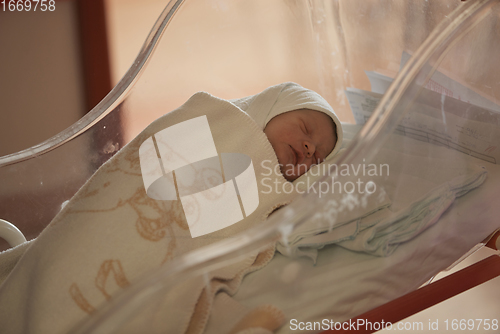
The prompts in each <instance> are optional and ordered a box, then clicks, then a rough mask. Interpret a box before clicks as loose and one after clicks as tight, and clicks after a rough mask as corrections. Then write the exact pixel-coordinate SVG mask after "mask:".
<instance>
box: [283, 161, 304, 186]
mask: <svg viewBox="0 0 500 334" xmlns="http://www.w3.org/2000/svg"><path fill="white" fill-rule="evenodd" d="M281 174H283V177H284V178H285V179H286V180H287V181H290V182H291V181H295V180H296V179H298V178H299V176H300V175H301V174H298V173H297V171H296V170H295V168H294V167H293V166H290V165H286V164H285V165H283V164H282V165H281ZM302 174H304V173H302Z"/></svg>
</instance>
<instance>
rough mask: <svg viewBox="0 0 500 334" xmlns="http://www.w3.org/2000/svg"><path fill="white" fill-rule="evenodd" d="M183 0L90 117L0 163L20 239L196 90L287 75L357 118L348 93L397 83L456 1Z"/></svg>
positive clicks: (6, 206)
mask: <svg viewBox="0 0 500 334" xmlns="http://www.w3.org/2000/svg"><path fill="white" fill-rule="evenodd" d="M181 3H182V2H181V1H171V2H170V3H169V4H168V6H167V8H166V10H165V11H164V13H163V14H162V16H161V17H160V20H159V21H158V22H157V23H156V25H155V26H154V28H153V31H152V33H151V35H150V36H149V37H148V39H147V41H146V43H145V44H144V46H143V48H142V50H141V51H140V53H139V55H138V58H137V60H136V62H135V63H134V64H133V65H132V67H131V69H130V71H129V72H128V73H127V74H126V75H125V76H124V78H123V79H122V80H121V82H120V83H119V84H118V85H117V86H116V87H115V88H114V89H113V91H112V92H111V93H110V94H109V95H108V96H107V97H106V98H105V99H104V100H103V101H102V102H101V103H100V104H99V105H98V106H97V107H96V108H95V109H94V110H93V111H92V112H91V113H89V115H87V116H86V117H84V118H83V119H82V120H81V121H79V122H78V123H77V124H75V125H74V126H73V127H72V128H69V129H67V130H66V131H65V132H63V133H61V134H59V135H57V136H55V137H54V138H52V139H50V140H48V141H47V142H44V143H42V144H40V145H38V146H37V147H33V148H31V149H28V150H26V151H23V152H20V153H18V154H14V155H10V156H6V157H3V158H2V159H1V160H0V166H2V167H1V168H0V180H1V185H2V187H1V188H2V189H1V196H2V197H1V198H2V200H1V201H0V203H2V205H1V211H0V218H3V219H6V220H8V221H11V222H12V223H13V224H15V225H17V226H19V227H20V229H21V230H22V231H23V232H24V233H25V234H26V236H27V237H28V239H31V238H34V237H36V236H37V235H38V234H39V233H40V232H41V230H42V229H43V228H44V227H45V226H46V225H47V224H48V223H49V222H50V221H51V220H52V219H53V217H54V216H55V215H56V214H57V212H59V211H60V208H61V206H62V205H63V203H64V201H66V200H68V199H69V198H71V197H72V195H73V194H74V193H75V192H76V191H77V189H78V188H79V187H81V186H82V185H83V184H84V183H85V181H86V180H87V179H88V178H89V177H90V176H91V175H92V174H93V173H94V172H95V171H96V170H97V168H98V167H99V166H100V165H102V164H103V163H104V162H105V161H107V160H108V159H109V158H110V157H112V156H113V155H114V154H115V153H116V152H117V151H118V150H119V149H121V148H122V147H123V146H124V145H126V144H127V143H128V142H129V141H130V140H131V139H132V138H134V137H135V136H136V135H137V134H138V133H139V132H140V131H141V130H142V129H144V128H145V127H146V126H147V125H148V124H149V123H151V122H152V121H153V120H155V119H156V118H158V117H159V116H161V115H163V114H165V113H168V112H169V111H171V110H173V109H175V108H176V107H178V106H180V105H181V104H182V103H184V102H185V101H186V100H187V98H188V97H189V96H191V95H192V94H193V93H195V92H197V91H201V90H203V91H207V92H209V93H211V94H212V95H215V96H218V97H221V98H237V97H243V96H248V95H252V94H255V93H257V92H259V91H261V90H263V89H264V88H266V87H268V86H270V85H273V84H277V83H280V82H285V81H294V82H297V83H299V84H301V85H302V86H304V87H307V88H310V89H313V90H315V91H317V92H318V93H319V94H321V95H322V96H323V97H325V98H326V99H327V100H328V102H329V103H330V104H331V105H332V106H333V108H334V110H335V111H336V113H337V115H338V116H339V117H340V119H341V120H343V121H345V122H350V123H352V122H354V117H353V115H352V113H351V108H350V106H349V103H348V99H347V97H346V95H345V93H344V90H345V88H347V87H356V88H359V89H365V90H366V89H368V90H369V87H370V84H369V80H368V76H367V75H366V73H365V72H366V71H376V72H378V73H381V74H383V75H385V76H388V77H392V78H393V77H394V76H395V75H396V73H397V72H398V70H399V64H400V59H401V55H402V52H403V51H407V52H408V53H410V54H411V53H413V52H414V51H415V50H416V49H417V47H418V46H419V45H420V44H421V43H422V42H423V41H424V39H425V38H426V37H427V36H428V34H429V32H430V31H432V29H433V28H434V27H435V26H436V25H437V24H438V23H439V22H440V21H441V19H443V18H444V17H446V15H448V14H449V13H450V12H451V11H452V10H453V9H454V8H455V7H456V6H457V5H458V2H457V1H451V0H450V1H440V2H431V3H429V2H427V1H412V2H407V3H402V2H400V1H375V2H369V3H365V2H353V1H324V2H323V1H316V2H307V1H279V2H272V3H269V2H268V1H263V0H259V1H251V2H246V1H227V2H226V1H207V2H197V1H187V2H186V3H185V4H182V6H180V7H178V6H179V5H180V4H181ZM174 13H175V15H174V16H173V18H172V19H171V20H170V17H171V15H173V14H174ZM167 23H168V29H166V30H165V31H164V32H163V29H164V28H165V27H166V25H167ZM152 24H153V22H152ZM162 33H163V36H161V34H162ZM159 37H161V39H160V40H159V41H158V45H156V44H155V43H156V40H157V38H159ZM490 47H491V48H493V46H490ZM153 49H155V52H154V57H150V56H149V55H150V51H151V50H153ZM148 59H149V60H148ZM144 63H146V64H144ZM143 65H144V66H143ZM490 93H491V92H490ZM106 115H107V116H106ZM75 137H78V138H76V139H74V143H73V142H72V141H73V139H72V138H75ZM77 143H78V144H77ZM44 152H48V153H44ZM26 207H29V209H26Z"/></svg>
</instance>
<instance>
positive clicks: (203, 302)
mask: <svg viewBox="0 0 500 334" xmlns="http://www.w3.org/2000/svg"><path fill="white" fill-rule="evenodd" d="M499 34H500V4H499V2H498V1H486V0H484V1H483V0H478V1H465V2H458V1H451V0H450V1H439V2H438V1H408V2H401V1H370V2H367V1H363V2H361V1H272V2H270V1H251V2H248V1H203V2H202V1H185V2H184V1H170V3H168V5H167V6H166V8H165V10H164V11H163V13H162V14H161V16H160V18H159V19H158V21H157V22H156V23H155V25H154V27H153V29H152V31H151V33H150V35H149V36H148V38H147V40H146V42H145V44H144V46H143V47H142V49H141V51H140V53H139V55H138V57H137V59H136V61H135V62H134V64H133V65H132V66H131V67H130V69H129V71H128V72H127V73H126V74H125V76H124V77H123V79H122V80H121V81H120V82H119V84H118V85H117V86H116V87H115V88H114V89H113V90H112V91H111V92H110V93H109V94H108V96H106V98H105V99H104V100H102V101H101V102H100V103H99V104H98V105H97V106H96V107H95V108H94V109H93V110H92V111H91V112H90V113H89V114H88V115H87V116H85V117H84V118H83V119H81V120H80V121H79V122H78V123H76V124H75V125H73V126H72V127H71V128H69V129H67V130H66V131H64V132H62V133H60V134H59V135H58V136H56V137H54V138H52V139H50V140H48V141H47V142H44V143H42V144H40V145H38V146H35V147H33V148H31V149H28V150H25V151H22V152H19V153H17V154H13V155H10V156H6V157H3V158H1V159H0V184H2V190H1V191H2V193H3V194H4V195H5V196H7V198H11V202H10V203H9V206H10V207H11V210H7V209H5V213H4V215H5V217H0V218H6V219H8V220H10V221H12V222H13V223H14V224H16V225H18V226H19V227H20V228H21V230H22V229H23V224H38V225H39V226H40V230H41V229H42V228H43V227H44V226H45V225H47V224H48V223H49V222H50V221H51V220H52V219H53V218H54V217H56V216H57V217H56V219H59V220H58V221H60V220H61V219H62V218H61V216H63V215H64V214H66V213H65V211H64V210H63V212H61V213H60V214H58V213H59V211H60V210H61V205H62V204H63V202H64V201H66V200H69V199H70V198H71V197H72V196H73V195H74V193H76V191H77V190H78V189H79V187H81V186H82V185H84V184H85V182H86V181H87V180H89V178H90V177H91V176H92V175H93V174H94V173H95V175H96V176H95V177H94V179H93V180H94V181H93V182H97V181H95V179H96V178H97V179H98V178H99V173H101V175H102V170H103V169H100V170H98V169H99V168H100V167H101V166H103V167H105V166H108V167H105V168H109V166H110V165H111V164H113V163H114V162H113V161H117V160H118V159H117V157H119V155H120V153H121V152H123V151H120V150H119V148H122V147H123V146H125V145H126V144H127V143H129V142H131V141H132V144H131V145H132V146H133V145H135V143H134V141H133V139H134V138H135V137H136V136H137V135H138V134H139V133H140V132H141V131H143V130H144V129H145V128H146V127H147V126H148V125H149V124H150V123H151V122H153V121H154V120H155V119H157V118H159V117H160V116H162V115H164V114H166V113H168V112H170V111H172V110H173V109H175V108H177V107H179V106H180V105H182V104H183V103H184V102H185V101H186V100H188V98H189V97H190V96H191V95H193V94H194V93H196V92H198V91H206V92H208V93H210V94H212V95H214V96H217V97H220V98H222V99H234V98H240V97H244V96H248V95H253V94H256V93H258V92H260V91H262V90H264V89H265V88H266V87H269V86H271V85H275V84H279V83H281V82H287V81H292V82H297V83H299V84H300V85H302V86H304V87H307V88H309V89H312V90H314V91H316V92H318V93H319V94H320V95H321V96H323V97H324V98H325V99H326V100H327V101H328V102H329V103H330V105H331V106H332V107H333V109H334V110H335V112H336V114H337V115H338V117H339V118H340V119H341V120H342V121H343V122H345V124H344V126H343V130H344V143H343V146H344V150H342V151H341V153H339V154H338V155H337V156H336V157H335V158H334V159H333V160H331V161H326V162H325V163H324V164H323V165H320V166H319V167H321V168H319V171H317V173H318V174H316V175H313V176H317V178H316V179H315V180H316V182H315V183H314V184H313V185H312V186H311V187H309V188H307V189H305V190H304V191H297V194H296V196H295V197H294V198H293V200H291V201H290V203H289V204H288V205H286V206H284V207H283V208H280V209H279V210H277V211H276V212H275V213H273V214H272V215H271V216H270V217H269V218H267V219H265V220H263V221H262V222H261V223H259V224H256V225H257V226H254V227H250V228H248V229H246V230H245V231H243V232H241V233H238V234H235V235H232V236H230V237H228V238H227V239H225V240H222V241H218V242H216V243H212V244H210V245H208V246H205V247H202V248H199V249H195V250H191V251H190V252H186V253H184V254H183V253H179V255H178V256H172V257H168V256H165V261H164V262H162V265H161V266H157V267H147V268H142V269H141V270H142V271H141V270H138V269H137V268H135V267H134V269H133V270H132V269H130V268H127V267H126V265H125V264H124V265H123V268H122V267H121V265H120V268H122V269H123V275H124V276H126V275H127V270H129V272H133V273H134V274H133V275H132V274H130V275H132V276H130V277H127V279H126V280H125V281H126V282H127V284H125V283H123V282H125V281H120V280H119V279H116V286H114V285H113V286H111V287H110V286H106V284H103V285H102V286H104V288H103V287H102V286H100V288H102V289H104V290H105V291H106V292H105V297H106V298H104V297H103V296H101V297H100V299H99V298H94V299H93V300H91V299H90V297H88V296H89V295H90V294H88V295H85V289H84V288H81V286H83V285H82V284H83V283H81V285H80V288H79V290H78V293H80V294H77V293H76V292H75V291H76V290H75V289H74V288H73V287H74V285H71V287H72V288H70V296H71V298H73V300H74V301H75V304H76V306H75V307H76V308H77V309H78V308H79V309H78V311H75V313H74V314H77V315H76V316H74V319H75V320H74V321H73V322H72V323H70V322H67V323H64V324H62V325H61V327H59V328H58V329H60V330H63V331H68V330H71V329H73V331H74V332H75V333H97V332H106V333H109V332H116V333H122V332H127V331H128V332H134V331H135V330H142V331H145V332H148V333H154V332H165V331H166V332H171V333H178V332H189V333H191V332H196V333H201V332H205V333H225V332H227V333H240V332H241V333H243V331H244V330H250V329H252V328H261V329H262V328H263V330H267V331H264V332H262V333H270V332H277V333H288V332H292V331H294V330H295V329H294V328H293V326H295V325H297V326H298V323H306V322H314V321H316V322H319V323H321V324H322V325H323V326H322V327H321V328H315V329H317V330H326V329H332V330H333V329H335V328H334V327H328V326H334V325H333V324H335V323H341V322H343V321H345V320H347V319H349V318H351V317H355V316H357V315H359V314H361V313H363V312H365V311H367V310H370V309H372V308H374V307H376V306H379V305H381V304H383V303H385V302H387V301H390V300H392V299H394V298H397V297H399V296H401V295H403V294H405V293H408V292H409V291H412V290H414V289H416V288H418V287H419V286H420V285H422V284H423V283H425V282H426V281H428V280H429V278H431V277H432V276H433V275H435V274H436V273H437V272H439V271H441V270H443V269H445V268H446V267H448V266H449V265H451V264H452V263H453V262H454V261H455V260H457V259H458V258H459V257H460V256H461V255H463V254H464V253H466V252H467V251H468V250H469V249H470V248H471V247H472V246H474V245H475V244H477V243H478V242H480V241H481V240H483V239H484V238H485V237H486V236H488V235H489V234H490V233H491V232H493V231H494V230H495V229H496V228H497V227H498V220H497V221H496V222H495V220H494V217H498V215H499V214H500V212H498V210H499V209H498V208H497V207H496V205H495V203H494V198H495V196H497V195H498V189H500V186H499V185H500V171H499V168H498V161H500V153H499V152H500V151H499V146H498V144H499V143H500V114H499V112H500V106H499V105H500V73H499V72H500V69H499V68H498V66H496V65H497V62H498V59H500V43H498V39H499ZM167 116H168V115H167ZM110 122H114V123H115V124H119V125H120V126H119V127H118V128H119V131H114V132H108V130H107V129H106V125H107V124H109V123H110ZM354 123H356V124H354ZM114 129H117V128H116V127H114ZM103 138H104V140H103ZM155 145H156V144H155ZM130 147H131V146H126V147H125V148H123V150H126V149H127V148H130ZM115 155H116V156H115ZM113 156H115V157H113ZM109 159H111V160H109ZM108 160H109V163H108V164H105V162H106V161H108ZM258 163H259V162H254V164H258ZM132 165H133V163H132ZM323 166H326V167H323ZM96 171H97V173H96ZM311 171H312V170H311ZM90 180H92V179H90ZM89 182H90V181H89ZM87 185H88V183H87ZM292 185H293V184H292ZM82 189H85V186H84V188H82ZM284 189H285V188H281V191H285V190H284ZM297 189H298V188H297ZM49 190H50V193H53V194H55V195H54V196H50V197H47V196H44V194H45V193H47V192H48V191H49ZM259 191H262V184H261V185H259ZM275 191H280V189H276V190H275ZM80 194H81V191H80ZM88 194H89V196H91V195H92V194H91V192H90V191H89V192H88ZM19 198H22V200H17V199H19ZM41 198H43V202H41ZM16 200H17V201H18V202H15V201H16ZM29 200H32V201H35V200H36V201H38V203H40V204H39V205H40V206H43V207H44V209H43V210H42V209H40V212H37V210H33V211H32V212H27V211H23V210H21V209H20V206H22V204H23V203H24V202H23V201H29ZM122 202H125V201H122ZM122 202H120V203H122ZM72 203H73V202H72V201H70V202H69V203H68V205H69V206H71V205H72ZM159 207H160V208H161V205H159ZM16 208H17V209H16ZM269 209H272V208H269ZM69 210H71V209H69ZM159 210H160V212H163V213H165V215H164V216H163V217H162V218H158V220H157V221H152V222H151V223H150V224H149V225H148V227H147V228H148V229H149V230H148V231H150V230H154V234H155V236H160V237H158V240H155V242H157V243H156V245H158V243H164V245H165V248H166V249H168V252H170V253H168V254H177V253H175V248H176V247H180V246H178V245H180V244H182V242H183V241H182V238H180V236H179V234H176V233H175V232H171V231H170V230H168V228H170V227H168V228H167V227H165V226H167V225H168V223H166V225H165V224H163V222H164V221H165V219H168V218H165V217H166V216H168V215H167V214H166V212H165V211H162V210H165V209H164V208H163V209H159ZM42 212H43V214H42ZM66 212H67V211H66ZM131 217H132V218H130V219H132V220H133V219H135V218H133V216H131ZM149 218H150V217H148V219H149ZM137 220H139V218H137ZM151 220H153V219H152V218H151ZM477 220H480V221H479V222H478V221H477ZM471 221H474V224H475V225H474V226H472V225H471V224H470V222H471ZM89 224H92V223H91V222H89ZM138 224H139V223H138ZM169 231H170V232H169ZM169 233H172V234H169ZM49 234H50V229H49V230H48V231H47V232H44V234H42V236H41V238H40V239H41V240H44V239H43V237H45V238H48V237H47V235H49ZM165 235H167V236H166V237H165ZM31 237H33V236H31ZM38 241H39V240H36V241H35V242H38ZM176 245H177V246H176ZM450 250H452V251H450ZM114 251H116V250H114ZM116 254H119V252H118V253H116ZM141 254H142V253H139V254H138V255H137V257H140V256H142V255H141ZM144 254H149V253H148V252H144ZM266 254H267V255H266ZM269 254H272V255H269ZM144 256H146V255H144ZM266 256H269V258H266ZM116 257H119V255H116ZM249 258H251V259H252V261H253V262H252V263H251V265H249V266H247V267H245V268H243V269H241V270H240V271H238V273H237V274H234V275H232V276H231V275H229V276H227V277H226V276H224V274H221V273H225V271H224V270H225V269H226V268H239V267H238V266H239V265H241V263H244V262H245V261H246V260H248V259H249ZM429 259H431V261H429ZM113 261H114V260H113ZM259 261H262V263H260V262H259ZM123 262H125V261H123ZM252 266H253V267H252ZM115 269H116V268H115ZM115 269H113V270H115ZM90 270H93V269H90ZM134 270H135V271H134ZM115 274H116V272H115ZM117 276H120V275H117ZM120 277H121V276H120ZM92 282H94V281H92ZM95 282H98V278H96V279H95ZM120 282H122V283H123V284H122V283H120ZM190 282H195V283H193V284H194V285H193V286H194V287H196V289H199V293H198V294H197V295H196V296H195V297H192V296H191V297H192V298H194V299H193V300H194V302H193V304H192V305H191V306H186V305H184V304H183V303H182V302H176V301H175V300H174V301H173V302H172V298H174V297H175V296H176V294H179V291H181V292H185V293H188V292H189V291H191V290H192V291H194V290H195V289H194V288H193V289H191V290H189V289H187V288H186V286H188V287H189V284H190ZM196 282H197V283H196ZM95 284H96V285H98V283H95ZM186 284H187V285H186ZM71 289H73V290H71ZM88 289H90V287H89V288H88ZM104 290H103V291H104ZM186 290H189V291H188V292H186ZM87 292H88V291H87ZM103 294H104V292H103ZM75 295H77V297H75ZM111 295H113V298H111V297H110V296H111ZM86 296H87V297H88V298H87V297H86ZM85 298H87V299H85ZM179 298H180V299H179V300H183V299H182V295H181V297H179ZM188 299H189V298H188ZM83 300H85V302H83ZM86 303H87V304H88V305H91V304H92V308H88V307H87V306H86V305H87V304H86ZM172 305H177V306H178V307H177V308H175V310H174V308H172ZM86 307H87V308H86ZM183 307H186V309H183ZM202 307H204V308H203V309H202ZM80 309H81V310H80ZM89 310H91V311H89ZM179 310H180V311H179ZM185 310H186V311H185ZM174 311H175V312H174ZM177 311H178V312H181V314H183V317H184V318H185V319H184V318H182V317H181V316H178V315H177V313H176V312H177ZM44 312H50V311H44ZM78 312H80V313H81V314H80V313H78ZM182 312H187V313H182ZM87 313H88V314H87ZM170 313H171V314H173V315H174V316H178V318H177V319H179V320H178V321H177V320H172V319H176V318H175V317H174V316H165V314H170ZM181 318H182V319H181ZM325 319H328V320H327V321H326V322H323V321H324V320H325ZM184 320H185V321H184ZM294 321H295V322H294ZM329 324H330V325H329ZM296 329H297V328H296Z"/></svg>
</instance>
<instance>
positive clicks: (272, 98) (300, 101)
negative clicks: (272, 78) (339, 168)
mask: <svg viewBox="0 0 500 334" xmlns="http://www.w3.org/2000/svg"><path fill="white" fill-rule="evenodd" d="M230 102H231V103H233V104H234V105H235V106H237V107H238V108H240V109H241V110H243V111H244V112H246V113H247V114H248V115H249V116H250V117H252V118H253V120H254V121H255V122H256V123H257V124H258V125H259V126H260V127H261V128H262V129H264V128H265V127H266V125H267V123H269V121H270V120H271V119H272V118H274V117H276V116H278V115H280V114H283V113H285V112H287V111H292V110H297V109H311V110H316V111H320V112H323V113H325V114H327V115H328V116H330V118H331V119H332V120H333V122H334V123H335V125H336V128H337V143H336V144H335V147H334V148H333V150H332V152H331V153H330V154H329V155H328V156H327V157H326V159H329V158H331V157H333V156H334V155H335V154H336V153H337V152H338V151H339V150H340V146H341V144H342V138H343V132H342V125H341V124H340V120H339V119H338V117H337V115H335V112H334V111H333V109H332V107H331V106H330V105H329V104H328V102H326V100H325V99H324V98H322V97H321V96H320V95H319V94H318V93H316V92H314V91H312V90H309V89H306V88H304V87H302V86H300V85H298V84H296V83H293V82H285V83H282V84H279V85H276V86H271V87H269V88H267V89H265V90H264V91H262V92H261V93H259V94H256V95H252V96H247V97H244V98H241V99H235V100H230ZM326 159H325V160H326Z"/></svg>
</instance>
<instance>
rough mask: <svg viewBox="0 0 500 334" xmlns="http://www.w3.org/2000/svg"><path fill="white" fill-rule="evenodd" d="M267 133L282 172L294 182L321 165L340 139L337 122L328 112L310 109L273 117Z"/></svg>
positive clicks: (266, 129)
mask: <svg viewBox="0 0 500 334" xmlns="http://www.w3.org/2000/svg"><path fill="white" fill-rule="evenodd" d="M264 133H265V134H266V135H267V138H268V139H269V141H270V142H271V145H272V146H273V149H274V151H275V152H276V156H277V157H278V162H279V163H280V167H281V172H282V173H283V176H284V177H285V178H286V179H287V180H288V181H293V180H295V179H296V178H298V177H299V176H301V175H302V174H304V173H305V172H307V171H308V170H309V168H311V166H312V165H315V164H319V163H321V162H323V160H325V158H326V157H327V156H328V154H330V152H332V150H333V148H334V147H335V143H336V142H337V135H336V131H335V124H334V123H333V120H332V119H331V118H330V117H329V116H328V115H326V114H324V113H322V112H320V111H315V110H309V109H300V110H293V111H289V112H286V113H284V114H281V115H278V116H276V117H274V118H273V119H271V121H269V123H267V125H266V127H265V129H264Z"/></svg>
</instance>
